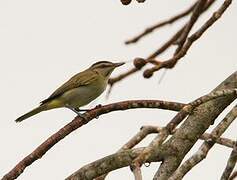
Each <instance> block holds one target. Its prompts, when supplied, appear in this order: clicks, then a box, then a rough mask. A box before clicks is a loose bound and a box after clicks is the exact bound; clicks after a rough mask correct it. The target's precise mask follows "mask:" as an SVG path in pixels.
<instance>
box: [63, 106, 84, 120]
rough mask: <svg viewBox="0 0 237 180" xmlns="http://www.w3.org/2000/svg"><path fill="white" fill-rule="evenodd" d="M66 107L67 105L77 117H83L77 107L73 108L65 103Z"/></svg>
mask: <svg viewBox="0 0 237 180" xmlns="http://www.w3.org/2000/svg"><path fill="white" fill-rule="evenodd" d="M66 107H67V108H68V109H70V110H72V111H73V112H75V113H76V114H77V115H78V116H79V117H81V118H83V119H84V116H83V114H82V113H80V112H79V111H78V110H79V108H73V107H70V106H69V105H66Z"/></svg>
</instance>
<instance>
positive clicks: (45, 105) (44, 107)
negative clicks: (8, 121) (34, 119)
mask: <svg viewBox="0 0 237 180" xmlns="http://www.w3.org/2000/svg"><path fill="white" fill-rule="evenodd" d="M48 109H49V107H48V105H47V104H42V105H40V106H39V107H37V108H35V109H33V110H31V111H30V112H28V113H26V114H24V115H22V116H21V117H19V118H17V119H16V120H15V121H16V122H21V121H23V120H25V119H27V118H29V117H31V116H34V115H35V114H38V113H40V112H42V111H45V110H48Z"/></svg>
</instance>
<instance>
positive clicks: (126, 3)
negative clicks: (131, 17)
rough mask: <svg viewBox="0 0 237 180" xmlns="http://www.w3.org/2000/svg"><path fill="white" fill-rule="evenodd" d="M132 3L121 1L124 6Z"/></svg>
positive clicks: (127, 0) (126, 0)
mask: <svg viewBox="0 0 237 180" xmlns="http://www.w3.org/2000/svg"><path fill="white" fill-rule="evenodd" d="M131 1H132V0H121V3H122V4H123V5H128V4H130V2H131Z"/></svg>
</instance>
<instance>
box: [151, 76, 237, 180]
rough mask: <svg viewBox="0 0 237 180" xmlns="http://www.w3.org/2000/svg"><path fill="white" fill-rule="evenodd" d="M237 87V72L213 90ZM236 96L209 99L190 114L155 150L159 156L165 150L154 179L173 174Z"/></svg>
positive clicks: (164, 177) (161, 178)
mask: <svg viewBox="0 0 237 180" xmlns="http://www.w3.org/2000/svg"><path fill="white" fill-rule="evenodd" d="M236 87H237V72H235V73H233V74H232V75H231V76H230V77H228V78H227V79H226V80H225V81H223V82H222V83H221V84H220V85H219V86H218V87H217V88H215V89H214V90H213V92H215V91H219V90H223V89H234V88H236ZM235 98H236V96H226V97H221V98H217V99H214V100H211V101H208V102H206V103H204V104H202V105H200V106H198V107H197V108H196V109H195V111H194V112H193V113H192V114H191V115H189V117H188V118H187V119H186V120H185V121H184V123H183V124H181V126H180V128H179V129H178V130H177V131H176V132H175V133H174V135H173V136H172V137H171V138H170V139H168V140H167V141H166V142H165V143H164V144H163V145H162V146H161V147H160V148H158V149H157V151H156V152H155V153H156V154H157V155H158V153H159V156H160V155H161V154H160V152H163V153H164V154H163V156H164V160H163V163H162V164H161V166H160V168H159V170H158V172H157V173H156V174H155V177H154V180H156V179H159V180H163V179H168V178H169V177H170V176H171V175H172V174H173V172H174V171H175V170H176V169H177V168H178V166H179V164H180V163H181V162H182V160H183V158H184V156H185V155H186V154H187V152H188V151H189V150H190V149H191V148H192V146H193V145H194V144H195V143H196V141H197V140H198V138H199V137H200V136H201V135H202V134H203V133H204V132H205V131H206V130H207V129H208V128H209V126H210V125H212V124H213V123H214V121H215V119H216V118H217V116H218V115H219V114H220V113H221V112H222V111H223V110H224V109H225V108H226V107H227V106H228V105H229V104H230V103H231V102H232V101H233V100H234V99H235Z"/></svg>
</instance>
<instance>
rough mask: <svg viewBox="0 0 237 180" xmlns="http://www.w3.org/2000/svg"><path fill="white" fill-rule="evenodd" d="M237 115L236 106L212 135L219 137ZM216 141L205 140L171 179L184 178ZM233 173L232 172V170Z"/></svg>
mask: <svg viewBox="0 0 237 180" xmlns="http://www.w3.org/2000/svg"><path fill="white" fill-rule="evenodd" d="M236 116H237V107H234V108H233V109H232V110H231V111H230V112H229V113H228V114H227V115H226V117H225V118H224V119H223V120H222V121H221V122H220V123H219V124H218V125H217V126H216V127H215V128H214V129H213V130H212V132H211V135H212V136H213V137H214V138H216V139H217V138H219V137H220V136H221V135H222V134H223V133H224V132H225V131H226V129H227V128H228V127H229V126H230V124H231V123H232V122H233V121H234V120H235V118H236ZM214 144H215V141H213V140H212V139H209V140H207V141H205V142H204V143H203V144H202V145H201V147H200V148H199V150H198V151H197V152H196V153H195V154H194V155H193V156H192V157H190V158H189V159H188V160H187V161H185V162H184V163H183V164H182V165H181V166H180V167H179V168H178V169H177V170H176V171H175V172H174V174H173V175H172V177H171V178H169V180H178V179H182V178H183V177H184V175H185V174H186V173H187V172H189V171H190V170H191V169H192V168H193V167H194V166H195V165H197V164H198V163H199V162H201V161H202V160H203V159H204V158H205V157H206V156H207V154H208V152H209V150H210V149H211V148H212V147H213V146H214ZM235 153H236V152H235ZM235 158H236V157H235ZM230 173H231V172H230Z"/></svg>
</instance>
